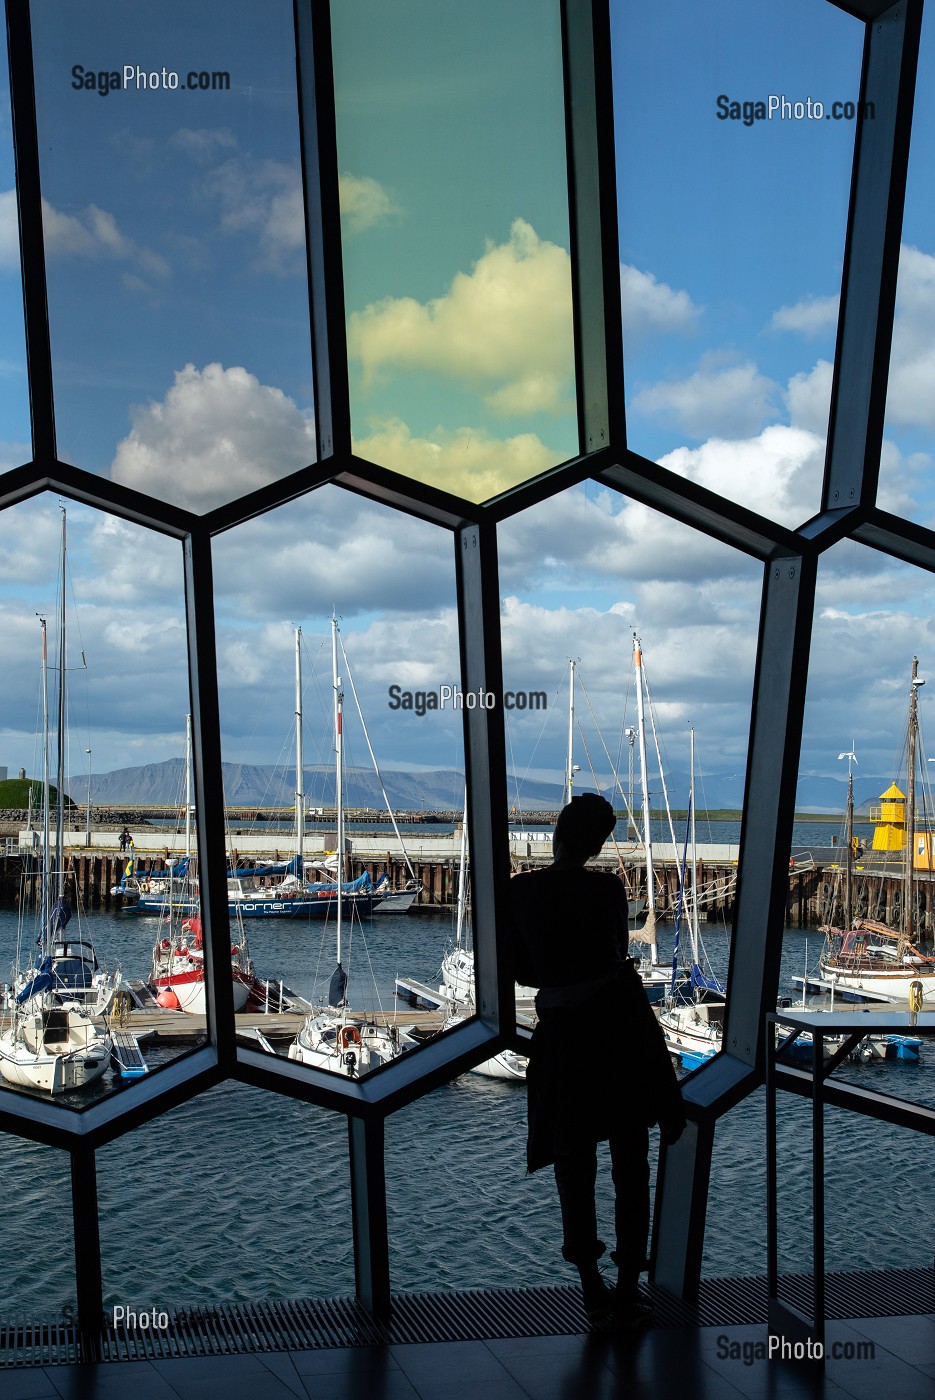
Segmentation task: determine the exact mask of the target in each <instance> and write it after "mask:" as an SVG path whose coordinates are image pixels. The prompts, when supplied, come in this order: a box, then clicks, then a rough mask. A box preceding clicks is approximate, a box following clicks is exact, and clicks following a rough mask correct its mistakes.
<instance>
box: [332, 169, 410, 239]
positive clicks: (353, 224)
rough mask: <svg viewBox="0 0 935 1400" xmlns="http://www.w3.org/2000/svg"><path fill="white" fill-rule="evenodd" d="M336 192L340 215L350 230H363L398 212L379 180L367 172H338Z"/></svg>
mask: <svg viewBox="0 0 935 1400" xmlns="http://www.w3.org/2000/svg"><path fill="white" fill-rule="evenodd" d="M338 195H339V198H340V201H341V218H342V219H343V220H344V221H345V223H346V224H347V227H348V230H349V231H350V232H351V233H363V232H364V230H365V229H368V228H373V226H374V224H379V223H382V222H383V220H384V219H388V218H390V217H391V216H392V215H394V214H398V213H399V209H398V208H397V206H396V205H395V204H394V203H393V201H392V199H391V198H390V196H389V194H388V193H387V191H386V190H385V189H384V188H383V186H382V185H381V184H380V182H379V181H378V180H374V179H372V177H371V176H369V175H351V174H349V173H348V172H347V171H344V172H342V174H341V175H339V176H338Z"/></svg>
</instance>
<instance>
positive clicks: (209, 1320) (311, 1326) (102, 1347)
mask: <svg viewBox="0 0 935 1400" xmlns="http://www.w3.org/2000/svg"><path fill="white" fill-rule="evenodd" d="M825 1288H826V1300H827V1315H828V1317H829V1318H835V1319H838V1320H841V1321H843V1320H846V1319H847V1318H853V1317H867V1316H874V1317H900V1316H905V1315H908V1314H912V1313H935V1270H932V1269H890V1270H881V1271H872V1270H859V1271H854V1272H850V1273H839V1274H828V1275H827V1278H826V1282H825ZM645 1291H646V1293H647V1294H648V1296H649V1297H650V1298H651V1299H652V1302H653V1305H654V1307H655V1310H656V1326H657V1327H736V1326H741V1325H743V1324H745V1323H765V1321H766V1280H765V1279H764V1278H759V1277H750V1278H709V1279H705V1280H703V1281H702V1284H701V1289H700V1292H699V1297H698V1301H697V1303H695V1304H689V1303H685V1302H683V1301H682V1300H681V1299H678V1298H673V1297H672V1296H671V1295H670V1294H668V1293H665V1292H663V1291H662V1290H661V1289H656V1288H653V1287H652V1286H649V1287H648V1288H647V1289H646V1290H645ZM780 1292H781V1294H782V1296H783V1298H785V1299H787V1300H788V1301H789V1302H791V1303H795V1304H797V1305H798V1306H799V1307H800V1308H808V1307H809V1306H810V1303H811V1278H810V1277H809V1276H808V1275H805V1274H790V1275H787V1276H786V1277H784V1278H783V1279H782V1280H781V1284H780ZM166 1316H167V1325H166V1326H165V1327H149V1328H145V1329H127V1328H124V1327H122V1326H120V1327H113V1326H111V1325H107V1326H105V1327H104V1329H103V1330H102V1332H101V1335H100V1340H99V1358H100V1359H101V1360H103V1361H138V1360H161V1359H167V1358H170V1357H178V1356H229V1355H236V1354H243V1353H249V1352H276V1351H302V1350H308V1349H314V1348H326V1347H357V1346H382V1345H387V1344H388V1343H406V1342H454V1341H483V1340H487V1339H492V1338H498V1337H543V1336H562V1335H565V1334H568V1333H574V1332H582V1331H584V1330H585V1327H586V1322H585V1317H584V1313H583V1311H582V1307H581V1298H580V1294H579V1293H578V1290H577V1289H575V1288H572V1287H570V1286H555V1287H549V1288H499V1289H486V1288H478V1289H466V1290H462V1291H452V1292H448V1293H399V1294H396V1295H395V1296H394V1298H393V1313H392V1318H391V1320H390V1322H389V1323H386V1324H384V1323H380V1322H377V1321H375V1320H374V1319H373V1318H372V1317H371V1316H370V1314H369V1313H367V1312H366V1311H365V1310H364V1309H363V1308H362V1307H361V1306H360V1304H359V1303H358V1302H357V1301H356V1299H353V1298H325V1299H299V1300H296V1301H292V1302H282V1303H221V1304H218V1305H216V1306H210V1307H194V1308H176V1309H170V1310H167V1313H166ZM160 1320H161V1319H160ZM83 1354H84V1353H83V1348H82V1344H81V1338H80V1336H79V1334H78V1330H77V1328H76V1327H75V1326H74V1325H73V1324H69V1323H65V1322H60V1321H53V1322H35V1321H29V1322H7V1323H3V1324H0V1368H2V1367H11V1366H54V1365H64V1364H68V1363H74V1362H76V1361H81V1360H82V1359H83Z"/></svg>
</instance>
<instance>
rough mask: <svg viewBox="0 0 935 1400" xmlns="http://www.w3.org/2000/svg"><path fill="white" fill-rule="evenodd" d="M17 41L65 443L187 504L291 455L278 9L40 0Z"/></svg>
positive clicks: (293, 269) (306, 430) (302, 289)
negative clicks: (23, 51) (32, 62)
mask: <svg viewBox="0 0 935 1400" xmlns="http://www.w3.org/2000/svg"><path fill="white" fill-rule="evenodd" d="M261 23H262V35H263V42H262V44H259V43H258V42H257V29H258V26H259V25H260V24H261ZM33 41H34V48H35V53H36V87H37V104H38V118H39V141H40V149H41V151H42V172H41V174H42V193H43V198H44V200H45V218H44V232H45V246H46V256H47V265H48V281H49V315H50V324H51V334H52V357H53V372H54V382H55V392H56V427H57V431H58V450H59V455H60V456H61V457H63V458H64V459H66V460H68V461H70V462H74V463H76V464H77V465H79V466H82V467H87V468H89V469H91V470H93V471H97V472H100V473H102V474H103V475H107V476H110V477H112V478H114V479H115V480H117V481H120V482H122V483H124V484H126V485H128V486H132V487H135V488H136V489H138V490H141V491H145V492H147V493H149V494H153V495H156V496H159V497H161V498H163V499H166V500H169V501H172V502H176V503H179V504H183V505H186V506H188V507H190V508H192V509H195V510H203V509H206V508H209V507H211V506H214V505H216V504H218V503H220V502H223V501H228V500H231V499H232V498H234V497H236V496H238V495H240V494H242V493H243V492H245V491H248V490H251V489H253V488H255V487H257V486H260V485H263V484H265V483H266V482H269V481H271V480H275V479H276V478H277V477H280V476H283V475H285V474H287V473H289V472H291V471H294V470H295V469H296V468H298V467H300V466H304V465H307V464H308V462H309V461H311V460H313V459H314V456H315V447H314V431H313V426H312V422H311V417H310V407H311V405H310V394H311V385H310V380H311V372H310V349H309V344H310V342H309V328H308V296H307V278H306V272H305V226H304V214H303V201H302V188H301V174H300V166H299V141H298V120H297V103H296V89H295V44H294V37H293V24H292V6H291V5H290V4H287V3H284V0H276V3H273V4H270V5H266V6H264V7H263V11H262V20H261V17H260V14H259V12H258V11H257V10H256V8H255V7H254V6H251V5H246V4H237V5H234V6H230V5H227V4H221V3H218V0H209V3H207V4H204V5H198V6H190V5H185V4H182V3H180V2H179V0H168V3H165V4H160V5H159V6H156V7H153V6H145V7H140V6H131V7H126V6H120V5H115V4H112V3H108V0H78V3H76V4H58V3H45V4H38V5H34V6H33Z"/></svg>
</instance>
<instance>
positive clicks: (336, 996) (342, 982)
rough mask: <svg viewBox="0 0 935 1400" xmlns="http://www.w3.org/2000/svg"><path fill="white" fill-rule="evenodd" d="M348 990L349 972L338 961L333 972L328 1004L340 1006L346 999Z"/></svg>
mask: <svg viewBox="0 0 935 1400" xmlns="http://www.w3.org/2000/svg"><path fill="white" fill-rule="evenodd" d="M346 991H347V973H346V972H345V971H344V968H343V967H342V966H341V964H340V963H338V965H337V967H336V968H335V969H334V972H332V974H331V984H330V986H329V987H328V1005H329V1006H340V1005H341V1004H342V1002H343V1001H344V993H345V992H346Z"/></svg>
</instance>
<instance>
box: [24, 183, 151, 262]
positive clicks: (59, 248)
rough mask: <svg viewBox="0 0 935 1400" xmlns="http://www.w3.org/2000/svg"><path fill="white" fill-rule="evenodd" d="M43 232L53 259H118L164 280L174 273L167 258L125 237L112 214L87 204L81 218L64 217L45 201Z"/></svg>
mask: <svg viewBox="0 0 935 1400" xmlns="http://www.w3.org/2000/svg"><path fill="white" fill-rule="evenodd" d="M42 231H43V238H44V240H45V250H46V253H47V254H48V256H50V257H75V258H101V257H103V258H118V259H122V260H124V261H126V262H131V263H134V264H135V265H136V266H137V267H138V268H140V269H141V270H142V271H143V272H145V273H147V274H148V275H149V276H150V277H156V278H158V279H160V280H164V279H166V278H168V277H170V276H171V275H172V274H171V269H170V267H169V264H168V263H167V262H166V260H165V258H163V257H161V256H160V255H159V254H158V253H156V252H154V251H153V250H152V248H147V247H145V246H144V245H142V244H139V243H135V242H134V241H133V239H132V238H128V237H127V236H126V234H124V233H122V232H121V230H120V228H119V227H118V225H117V221H116V219H115V218H114V216H113V214H110V213H108V211H107V210H106V209H100V208H98V206H97V205H96V204H88V205H86V207H85V208H84V209H82V210H80V212H79V213H78V214H63V213H62V212H61V211H60V210H58V209H56V208H55V207H54V206H53V205H51V204H50V203H49V202H48V200H45V199H44V200H43V201H42Z"/></svg>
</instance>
